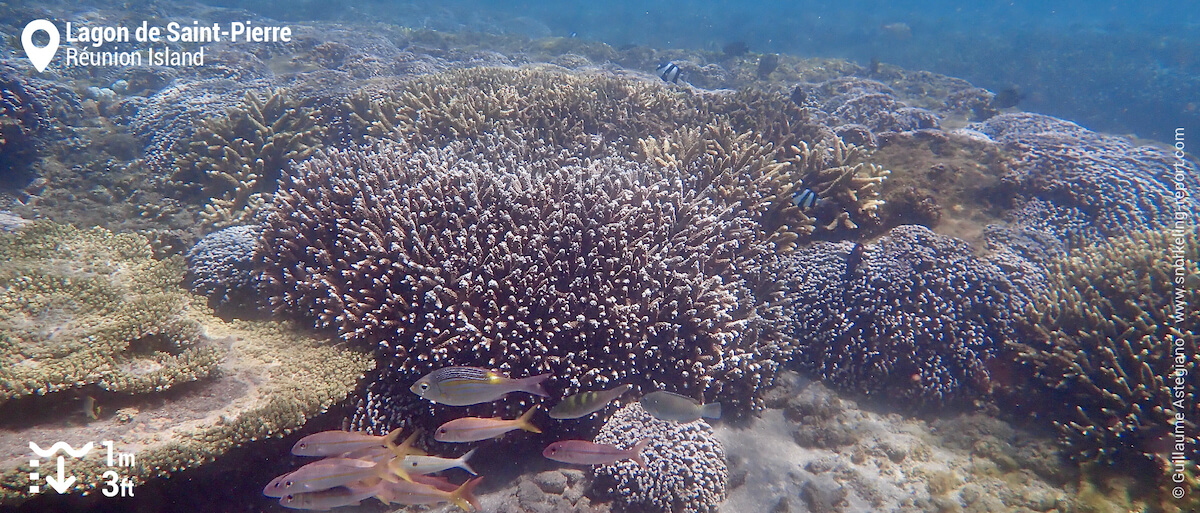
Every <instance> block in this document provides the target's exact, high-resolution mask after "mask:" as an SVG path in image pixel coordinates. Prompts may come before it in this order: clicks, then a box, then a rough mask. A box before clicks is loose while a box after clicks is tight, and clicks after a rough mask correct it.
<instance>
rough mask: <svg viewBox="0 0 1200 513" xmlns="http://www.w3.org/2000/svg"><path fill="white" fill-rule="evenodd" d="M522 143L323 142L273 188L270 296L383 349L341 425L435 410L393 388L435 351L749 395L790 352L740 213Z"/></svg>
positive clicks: (525, 370)
mask: <svg viewBox="0 0 1200 513" xmlns="http://www.w3.org/2000/svg"><path fill="white" fill-rule="evenodd" d="M529 140H530V139H529V138H528V137H518V138H516V139H512V140H509V139H500V138H497V137H493V136H486V137H484V138H482V139H481V140H480V141H477V142H476V143H473V144H469V143H466V142H456V143H452V144H450V145H449V146H447V147H445V148H436V149H424V150H415V149H412V148H410V147H408V146H407V145H406V144H404V143H399V142H384V143H380V145H378V146H377V147H375V148H374V149H370V150H368V149H359V150H348V151H337V150H334V151H327V152H322V153H320V154H319V155H318V156H317V157H315V158H313V159H310V160H308V161H306V162H305V163H303V164H302V165H300V166H299V167H298V168H297V170H296V172H295V173H294V174H293V175H292V176H290V177H289V179H290V183H289V185H288V187H287V188H286V189H281V190H280V192H278V193H277V194H276V195H275V204H274V206H273V208H272V209H271V211H270V213H269V215H268V216H267V219H266V222H265V225H264V236H263V244H262V245H261V246H260V247H261V248H264V250H263V251H262V252H261V253H260V255H259V257H258V258H260V259H262V262H263V265H264V269H265V279H264V282H265V283H264V286H265V287H267V289H268V290H269V293H270V295H271V296H272V303H273V305H275V306H276V307H277V308H278V309H280V310H282V311H284V312H287V313H290V314H293V315H298V316H301V317H304V318H307V319H311V320H312V321H313V322H314V323H315V324H316V325H317V326H318V327H324V328H334V329H336V330H337V331H338V332H339V333H340V334H341V336H342V337H343V338H344V339H347V340H351V341H355V342H361V343H367V344H370V345H372V346H376V347H378V348H379V349H380V350H381V352H382V353H383V355H384V357H385V358H386V361H387V362H389V363H388V367H387V368H386V369H385V370H384V371H383V372H384V374H383V376H381V377H380V378H378V379H375V380H373V382H372V384H371V386H370V387H369V389H368V395H367V397H366V398H365V400H364V402H363V404H362V406H361V408H360V412H359V416H358V417H357V418H356V420H355V424H356V425H357V426H358V427H359V428H360V429H371V430H380V429H385V428H390V427H395V426H397V425H402V424H405V423H407V422H410V421H411V420H412V419H414V418H416V419H428V421H429V422H433V421H435V420H436V415H438V414H444V413H445V408H444V407H437V406H435V405H430V404H429V403H428V402H426V401H423V400H420V399H419V398H418V397H416V396H415V395H414V394H412V393H411V392H409V391H408V386H409V384H411V382H413V381H414V380H415V379H416V378H418V377H419V376H421V375H423V374H425V373H427V372H429V371H430V370H432V369H434V368H438V367H442V366H446V365H474V366H482V367H489V368H495V369H499V370H501V371H504V372H507V373H509V374H511V375H514V376H519V375H527V374H537V373H552V374H553V377H552V378H551V380H550V381H548V382H547V386H548V388H550V389H553V390H555V391H556V392H561V393H562V394H570V393H574V392H576V391H579V390H581V389H592V388H609V387H611V386H613V385H614V384H616V383H630V384H633V385H635V386H638V387H641V388H643V389H647V388H648V389H658V388H664V387H667V388H669V389H671V390H676V391H678V392H680V393H683V394H689V395H693V396H695V397H702V398H705V399H706V400H720V401H723V402H726V403H727V404H728V406H729V408H728V410H729V411H730V413H731V414H736V413H739V412H745V411H747V410H749V409H751V408H753V407H755V404H756V402H759V401H760V399H759V398H758V393H757V391H758V390H760V389H761V388H762V387H763V386H765V385H766V384H769V382H770V379H771V376H772V375H773V374H774V370H775V367H776V363H775V361H776V360H778V359H784V358H786V355H785V354H784V353H786V350H787V348H786V347H785V346H783V344H782V340H781V338H780V336H779V334H778V332H777V331H776V330H775V329H774V328H773V321H774V319H775V318H776V317H777V315H778V310H777V309H776V308H775V307H774V306H773V302H774V300H775V296H774V294H773V293H772V288H773V287H774V283H773V281H772V280H769V279H768V277H767V276H766V275H765V274H763V273H762V269H761V266H760V264H759V259H760V257H762V256H763V255H769V254H770V248H771V244H770V243H769V242H767V241H766V240H763V239H762V238H760V237H759V233H760V232H759V231H758V230H757V228H756V226H755V225H754V223H753V221H752V219H750V217H749V215H750V214H749V213H747V212H745V211H743V210H742V209H740V208H738V204H737V203H735V202H730V201H726V200H724V199H723V198H722V197H720V196H719V195H718V194H716V193H715V192H714V190H713V189H712V188H708V187H702V186H701V184H699V183H698V182H697V181H695V180H693V179H692V178H691V177H683V178H682V179H681V178H680V177H677V176H675V175H674V174H672V173H669V172H666V171H664V170H662V169H658V168H653V167H649V166H644V165H642V164H639V163H637V162H634V161H629V160H624V159H618V158H615V157H606V158H602V159H595V160H591V159H584V160H581V159H578V158H577V157H575V156H574V155H571V154H569V153H566V152H559V151H558V150H557V149H555V148H553V147H546V146H536V145H533V144H530V143H528V142H526V141H529ZM265 248H269V249H265ZM528 400H530V399H529V398H528V397H527V396H521V397H512V398H508V399H506V401H505V402H501V403H497V404H495V405H492V404H487V405H479V406H476V407H473V408H472V409H471V410H470V411H472V412H475V411H478V412H480V413H488V412H492V413H495V412H498V411H504V409H505V408H507V410H508V411H507V414H510V415H511V414H512V413H513V412H515V411H517V410H519V409H521V408H524V407H526V406H525V401H528ZM415 408H419V409H420V410H414V409H415ZM493 408H499V410H496V411H493V410H490V409H493ZM430 409H432V410H430ZM416 411H422V412H425V413H420V414H418V413H416ZM427 413H428V414H432V415H434V417H431V416H429V415H428V414H427ZM454 413H455V414H456V415H461V414H462V412H461V409H455V411H454ZM423 421H424V420H423Z"/></svg>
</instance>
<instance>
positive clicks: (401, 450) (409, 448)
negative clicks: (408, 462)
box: [383, 430, 425, 459]
mask: <svg viewBox="0 0 1200 513" xmlns="http://www.w3.org/2000/svg"><path fill="white" fill-rule="evenodd" d="M393 433H396V431H392V432H391V433H388V438H384V439H383V445H384V446H385V447H387V448H388V450H389V451H392V454H395V455H396V457H397V458H400V459H404V457H405V456H424V455H425V451H422V450H420V449H417V448H416V447H413V444H415V443H416V442H417V435H420V434H421V431H420V430H417V431H413V434H411V435H408V438H405V439H404V443H402V444H400V445H396V436H395V435H393ZM396 434H397V435H398V434H399V433H396Z"/></svg>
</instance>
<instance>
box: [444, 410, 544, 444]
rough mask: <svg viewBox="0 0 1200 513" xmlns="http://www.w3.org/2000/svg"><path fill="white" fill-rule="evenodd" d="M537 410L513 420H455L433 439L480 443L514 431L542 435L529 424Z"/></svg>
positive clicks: (469, 418)
mask: <svg viewBox="0 0 1200 513" xmlns="http://www.w3.org/2000/svg"><path fill="white" fill-rule="evenodd" d="M536 410H537V406H534V407H532V408H530V409H529V410H528V411H526V412H525V413H524V414H522V415H521V416H520V417H518V418H516V419H513V420H504V419H501V418H497V417H491V418H482V417H463V418H461V419H455V420H452V421H450V422H447V423H445V424H442V425H441V427H439V428H438V429H437V432H436V433H434V434H433V439H434V440H437V441H439V442H459V443H461V442H478V441H480V440H487V439H489V438H495V437H498V436H500V435H503V434H504V433H507V432H509V431H512V430H514V429H524V430H525V431H530V432H533V433H541V432H542V430H540V429H538V427H537V426H535V425H533V424H532V423H530V422H529V419H531V418H533V412H534V411H536Z"/></svg>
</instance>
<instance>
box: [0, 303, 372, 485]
mask: <svg viewBox="0 0 1200 513" xmlns="http://www.w3.org/2000/svg"><path fill="white" fill-rule="evenodd" d="M188 317H189V318H190V319H191V320H193V322H197V323H199V324H201V325H203V326H204V328H205V331H206V333H207V334H208V336H209V337H211V338H212V339H213V340H214V341H215V342H217V343H219V344H221V345H222V346H223V347H225V352H224V358H223V359H222V361H221V368H220V373H219V375H218V376H216V377H214V378H212V379H209V380H205V381H204V382H201V383H197V384H196V385H193V386H192V387H189V388H187V389H185V390H180V391H177V392H171V393H168V394H165V395H162V394H160V395H149V396H147V395H137V396H132V397H121V396H110V395H97V396H96V402H97V404H98V405H99V406H100V408H101V409H100V414H99V415H98V417H97V418H96V419H94V420H87V419H86V418H85V417H84V416H83V414H82V413H81V412H80V411H79V408H78V407H77V406H76V407H70V406H71V404H70V403H71V402H70V401H66V403H67V407H66V408H64V407H63V405H62V404H55V403H51V404H42V405H39V406H33V405H27V407H17V405H15V404H10V405H6V406H4V407H0V425H3V426H4V428H5V429H3V430H0V505H8V504H15V503H19V502H23V501H25V500H28V499H29V498H30V495H29V493H28V491H29V484H30V482H29V473H30V472H35V471H37V470H38V469H36V468H32V467H30V466H29V465H28V463H29V456H30V452H29V442H30V441H31V440H33V441H38V442H39V443H44V444H49V443H51V442H53V441H64V442H67V443H69V444H71V445H72V446H73V447H82V446H83V445H84V444H85V443H86V442H88V441H96V440H112V441H113V447H114V449H115V450H119V451H122V452H128V453H132V454H133V455H134V457H135V458H136V461H137V465H136V466H135V467H132V468H128V469H123V470H122V475H125V476H128V477H129V478H130V479H131V480H132V481H133V482H134V483H135V484H142V483H145V482H146V481H148V480H150V479H155V478H161V477H167V476H170V475H173V474H175V473H177V472H179V471H182V470H185V469H189V468H194V467H197V466H200V465H203V464H206V463H208V462H210V461H212V460H213V459H214V458H216V457H217V456H220V455H222V454H224V453H225V452H227V451H229V450H230V449H233V448H235V447H239V446H242V445H245V444H247V443H250V442H254V441H258V440H263V439H265V438H270V437H279V436H283V435H285V434H287V433H289V432H292V431H294V430H297V429H299V428H300V427H301V426H303V425H304V423H305V421H306V420H308V419H309V418H311V417H312V416H314V415H316V414H318V413H320V412H322V411H325V409H326V408H329V407H330V406H331V405H333V404H334V403H336V402H339V401H341V400H343V399H344V398H345V397H346V395H347V394H349V393H350V392H351V390H353V389H354V387H355V386H356V384H357V381H358V379H359V378H360V377H361V376H362V374H363V373H364V372H366V371H368V370H370V369H371V368H372V366H373V365H374V363H373V361H372V360H371V358H370V357H369V356H368V355H366V354H363V353H361V352H356V351H351V350H347V349H344V348H337V347H334V346H332V345H330V344H329V343H328V342H327V341H325V340H322V339H318V338H314V337H312V336H311V335H307V334H305V333H304V332H303V331H301V330H298V329H295V328H292V327H289V326H287V325H283V324H279V323H274V322H250V321H234V322H225V321H222V320H220V319H218V318H216V317H215V316H214V315H213V313H212V312H210V311H207V310H206V309H204V308H203V307H198V306H196V305H192V307H191V308H190V309H189V312H188ZM13 408H15V410H14V409H13ZM30 411H35V412H39V413H38V415H34V416H33V417H36V418H35V419H33V420H30V419H29V417H30V415H28V412H30ZM19 412H25V415H24V416H23V417H24V418H23V419H17V420H14V419H13V416H14V415H18V414H19ZM43 446H46V445H43ZM108 470H111V467H109V466H108V465H107V463H105V459H104V455H103V451H102V450H100V448H98V449H95V450H93V451H92V452H91V453H90V454H89V455H88V456H87V457H86V458H84V459H82V460H79V461H74V462H72V463H71V475H73V476H75V477H77V478H78V480H77V481H76V484H75V485H74V486H73V487H72V488H71V492H70V493H80V494H85V495H86V494H94V493H98V492H99V488H100V486H101V485H102V484H103V483H105V482H106V481H107V479H106V478H105V479H102V474H103V473H104V472H105V471H108ZM43 489H45V487H43Z"/></svg>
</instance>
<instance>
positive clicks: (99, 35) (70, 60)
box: [21, 19, 292, 73]
mask: <svg viewBox="0 0 1200 513" xmlns="http://www.w3.org/2000/svg"><path fill="white" fill-rule="evenodd" d="M63 25H64V26H63V27H62V29H63V31H62V32H59V26H58V25H56V24H55V23H53V22H51V21H49V20H45V19H40V20H33V21H31V22H29V23H28V24H26V25H25V29H24V30H23V31H22V32H21V46H23V47H24V48H25V54H26V55H27V56H28V57H29V62H31V63H33V67H34V68H37V70H38V72H39V73H40V72H45V71H46V68H47V67H49V66H50V64H51V63H52V62H53V61H54V59H55V57H56V56H57V55H58V49H59V47H60V46H64V45H63V43H66V45H65V46H64V48H63V52H62V56H61V59H60V60H59V65H60V66H64V67H81V66H83V67H86V66H171V67H187V66H203V65H204V57H205V55H204V52H205V47H204V46H203V45H204V44H207V43H219V42H222V41H228V42H230V43H242V42H245V43H287V42H290V41H291V40H292V29H291V27H287V26H270V25H256V24H255V23H254V22H252V21H234V22H230V23H227V24H224V25H222V24H220V23H212V24H201V23H200V22H199V21H195V20H193V21H191V22H190V23H180V22H175V21H172V22H170V23H167V24H165V25H161V26H160V25H151V24H150V23H149V22H146V21H143V22H142V23H141V24H140V25H137V26H133V27H130V26H125V25H95V24H82V25H81V24H76V23H72V22H70V21H68V22H65V23H64V24H63Z"/></svg>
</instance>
